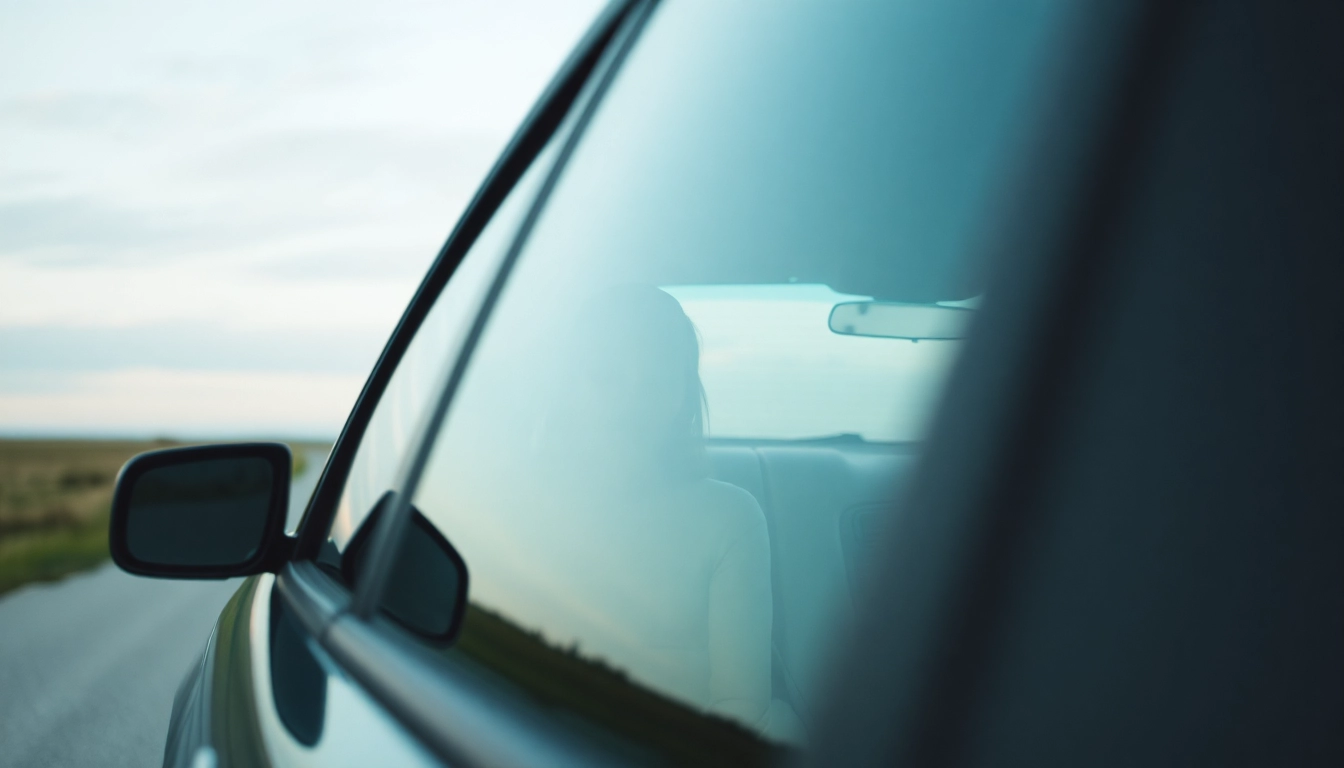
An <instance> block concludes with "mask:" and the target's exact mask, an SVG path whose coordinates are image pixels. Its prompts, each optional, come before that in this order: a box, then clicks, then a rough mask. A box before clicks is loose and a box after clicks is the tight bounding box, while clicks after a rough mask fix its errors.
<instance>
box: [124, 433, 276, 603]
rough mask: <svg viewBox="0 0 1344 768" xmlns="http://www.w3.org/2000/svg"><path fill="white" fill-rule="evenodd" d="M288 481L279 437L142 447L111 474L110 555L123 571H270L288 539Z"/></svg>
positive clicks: (174, 574)
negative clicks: (115, 474)
mask: <svg viewBox="0 0 1344 768" xmlns="http://www.w3.org/2000/svg"><path fill="white" fill-rule="evenodd" d="M289 482H290V455H289V447H288V446H286V445H284V444H282V443H239V444H233V445H205V446H193V447H189V448H171V449H168V450H164V451H152V452H150V453H142V454H140V455H139V456H136V457H135V458H133V459H131V460H130V461H129V462H127V464H126V466H125V467H123V468H122V470H121V474H120V475H119V476H118V477H117V488H116V491H115V492H114V494H113V497H112V524H111V530H110V535H109V542H108V543H109V545H110V549H111V551H112V560H113V561H114V562H116V564H117V565H118V566H120V567H121V569H122V570H124V571H128V572H130V573H135V574H140V575H142V576H160V577H166V578H175V579H220V578H228V577H231V576H247V575H251V574H254V573H260V572H262V571H266V570H274V569H275V568H276V567H278V565H279V561H281V560H283V559H284V554H285V553H286V551H287V545H288V544H289V543H290V542H289V540H288V539H287V538H286V537H285V532H284V525H285V513H286V508H287V506H288V503H289Z"/></svg>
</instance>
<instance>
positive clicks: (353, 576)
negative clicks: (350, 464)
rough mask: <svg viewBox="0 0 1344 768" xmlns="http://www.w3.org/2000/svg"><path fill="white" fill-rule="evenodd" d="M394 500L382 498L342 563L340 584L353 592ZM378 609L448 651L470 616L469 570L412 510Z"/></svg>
mask: <svg viewBox="0 0 1344 768" xmlns="http://www.w3.org/2000/svg"><path fill="white" fill-rule="evenodd" d="M391 500H392V492H391V491H389V492H387V493H386V494H384V495H383V497H382V498H381V499H380V500H379V501H378V505H377V506H376V507H375V508H374V511H373V513H372V514H370V515H369V517H368V519H366V520H365V522H364V524H363V525H362V526H360V529H359V531H358V532H357V533H356V534H355V536H354V538H353V539H351V540H350V544H349V546H348V547H346V551H345V554H344V556H343V557H342V558H341V575H342V578H344V580H345V583H346V584H348V585H350V586H351V588H352V589H353V588H355V585H358V584H359V580H360V576H361V575H362V574H363V573H364V570H365V568H366V567H367V565H368V557H367V553H368V549H369V543H370V541H371V539H372V538H373V535H372V534H373V531H374V530H375V529H376V528H377V520H378V518H379V517H381V516H382V513H383V511H384V510H386V509H387V508H388V506H389V504H390V503H391ZM380 607H381V609H382V612H383V614H384V615H385V616H387V617H388V618H389V619H391V620H393V621H395V622H396V623H397V624H400V625H401V626H402V627H403V628H404V629H406V630H407V631H408V632H410V633H411V634H413V635H415V636H417V637H419V638H420V639H422V640H424V641H426V642H428V643H431V644H433V645H437V646H447V645H451V644H452V642H453V641H454V640H455V639H457V630H458V629H459V628H460V626H461V624H462V617H463V615H464V614H465V613H466V610H467V564H466V563H465V562H464V561H463V560H462V556H461V555H460V554H458V552H457V549H455V548H454V547H453V545H452V544H450V543H449V542H448V540H447V539H445V538H444V537H443V534H441V533H439V529H437V528H435V527H434V524H433V523H431V522H429V520H427V519H426V518H425V516H424V515H422V514H420V511H419V510H417V509H415V508H414V507H412V508H411V519H410V523H409V525H407V526H406V530H405V531H404V532H403V534H402V541H401V547H400V548H399V549H398V550H397V555H396V558H395V560H394V561H393V563H392V572H391V573H389V574H388V578H387V584H386V587H385V589H384V592H383V599H382V604H381V606H380Z"/></svg>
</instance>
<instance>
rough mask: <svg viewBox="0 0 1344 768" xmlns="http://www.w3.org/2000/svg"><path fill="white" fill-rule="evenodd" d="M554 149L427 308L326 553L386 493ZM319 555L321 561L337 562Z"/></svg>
mask: <svg viewBox="0 0 1344 768" xmlns="http://www.w3.org/2000/svg"><path fill="white" fill-rule="evenodd" d="M555 146H556V142H554V141H552V143H551V144H550V145H549V146H548V147H547V148H546V149H545V150H543V152H542V153H541V154H540V155H539V156H538V157H537V159H536V160H534V161H533V163H532V165H531V167H529V169H528V171H527V172H526V173H525V174H524V175H523V177H522V178H521V179H520V180H519V181H518V183H517V184H516V185H515V186H514V188H513V190H512V191H511V192H510V193H509V195H508V196H507V197H506V198H505V200H504V202H503V203H502V204H501V205H500V207H499V209H498V210H497V211H496V212H495V214H494V216H493V217H491V219H490V221H489V223H488V224H487V225H486V227H485V228H484V229H483V230H482V231H481V233H480V235H478V236H477V239H476V242H475V243H473V244H472V246H471V249H470V250H469V251H468V252H467V254H466V256H464V257H463V259H462V262H461V263H460V264H459V265H458V267H457V269H456V270H455V271H454V273H453V276H452V279H451V280H449V282H448V284H447V285H446V286H445V287H444V289H443V292H442V293H440V294H439V297H438V298H437V299H436V300H435V301H434V306H433V307H432V308H431V309H430V311H429V312H428V313H427V314H426V316H425V319H424V321H423V322H422V323H421V325H420V328H419V329H418V330H417V331H416V333H415V336H414V337H413V338H412V339H411V343H410V344H409V345H408V346H407V348H406V352H405V354H404V355H403V356H402V359H401V360H400V361H399V362H398V364H397V368H396V370H395V371H394V372H393V374H392V377H391V379H390V380H389V381H388V385H387V389H386V390H384V392H383V396H382V398H381V399H380V400H379V401H378V406H377V407H376V408H375V409H374V411H373V415H372V416H371V417H370V419H369V424H368V427H367V428H366V429H365V432H364V436H363V438H362V439H361V440H360V443H359V447H358V449H357V450H356V451H355V458H354V461H353V462H352V463H351V467H350V473H349V474H348V475H347V476H346V480H345V486H344V488H343V489H342V492H341V496H340V500H339V501H338V502H337V507H336V513H335V515H334V517H333V518H332V523H331V528H330V531H329V534H328V536H329V547H334V548H335V549H336V551H337V552H342V551H344V550H345V548H346V545H347V544H348V543H349V542H350V540H351V538H352V537H353V536H354V533H355V531H356V530H358V529H359V527H360V525H361V524H362V523H363V522H364V521H365V519H366V518H367V517H368V515H369V513H370V512H372V510H373V509H374V507H375V506H376V505H377V503H378V501H379V499H381V498H382V497H383V495H384V494H385V493H387V492H388V490H389V489H391V487H392V483H393V480H394V475H395V473H396V471H397V469H398V467H399V466H400V463H401V461H402V459H403V458H404V457H405V454H406V451H407V449H408V448H409V446H410V443H411V440H412V438H413V437H414V435H415V431H416V429H417V427H418V425H419V420H420V419H421V417H422V415H423V413H424V410H425V408H426V407H427V406H428V404H429V400H430V398H431V396H432V395H434V394H435V393H436V392H437V391H438V389H439V386H440V385H441V383H442V379H443V375H444V371H445V367H446V365H447V363H448V362H449V361H451V360H452V359H453V357H454V354H455V353H456V352H457V350H458V348H459V347H460V345H461V343H462V340H463V337H464V335H465V334H466V332H467V329H468V326H469V325H470V323H471V321H472V320H473V319H474V318H475V317H476V314H477V313H478V312H479V310H480V301H481V297H482V295H483V293H484V291H485V289H486V287H487V285H488V284H489V282H490V280H491V279H492V278H493V277H494V276H495V274H496V270H497V269H498V267H499V263H500V260H501V258H502V257H503V255H504V251H505V249H506V248H507V246H508V244H509V242H510V240H511V238H512V236H513V234H514V232H515V229H516V228H517V226H518V223H519V221H520V220H521V218H522V216H523V215H524V214H525V213H526V211H527V207H528V204H529V203H530V202H531V201H532V199H533V197H534V195H535V194H536V190H537V186H538V185H539V184H540V183H541V180H542V179H543V178H544V177H545V173H546V170H547V169H548V168H549V167H550V165H551V163H552V162H553V161H554V157H555V153H556V149H555ZM334 556H335V553H332V552H330V551H327V552H325V553H324V556H323V557H322V558H321V560H322V561H324V562H327V563H329V564H335V563H336V562H338V561H337V560H334V559H333V557H334Z"/></svg>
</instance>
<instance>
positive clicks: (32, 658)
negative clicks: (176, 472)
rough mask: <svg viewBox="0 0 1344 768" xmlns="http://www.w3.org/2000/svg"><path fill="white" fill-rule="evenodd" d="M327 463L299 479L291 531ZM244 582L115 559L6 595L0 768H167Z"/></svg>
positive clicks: (317, 457)
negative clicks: (151, 570) (198, 674)
mask: <svg viewBox="0 0 1344 768" xmlns="http://www.w3.org/2000/svg"><path fill="white" fill-rule="evenodd" d="M324 461H325V456H324V455H323V454H320V453H318V454H310V455H309V457H308V469H307V470H306V471H305V472H304V474H303V475H302V476H300V477H298V478H296V479H295V481H294V488H293V491H292V493H291V501H290V524H289V527H290V528H292V527H293V524H294V521H295V520H296V515H297V514H298V512H299V511H301V508H302V506H303V505H304V504H305V503H307V500H308V496H309V494H310V493H311V492H312V488H313V485H314V484H315V483H316V482H317V475H318V473H320V472H321V469H322V464H323V462H324ZM240 583H241V579H230V580H228V581H166V580H161V579H146V578H140V577H136V576H131V575H129V574H125V573H122V572H121V571H119V570H118V569H117V567H116V566H114V565H112V564H111V563H108V564H105V565H103V566H102V567H100V568H98V569H97V570H94V571H90V572H88V573H83V574H78V575H75V576H71V577H69V578H67V579H65V580H63V581H60V582H56V583H52V584H33V585H29V586H27V587H23V588H21V589H19V590H16V591H14V592H11V593H9V594H8V595H5V596H4V597H2V598H0V766H4V767H5V768H27V766H123V765H124V766H156V765H159V764H161V763H162V762H163V742H164V738H165V736H166V735H167V733H168V716H169V713H170V711H171V709H172V704H173V694H174V693H176V691H177V686H178V683H180V682H181V681H182V677H183V676H184V675H185V674H186V671H187V668H188V666H189V665H190V664H191V663H192V662H193V661H195V659H196V655H197V654H198V653H200V650H201V648H202V647H204V645H205V640H206V638H207V637H208V636H209V634H210V629H211V627H213V626H214V622H215V619H216V617H217V616H218V615H219V611H220V610H221V609H222V608H223V607H224V603H225V602H227V601H228V599H229V597H230V596H231V595H232V594H233V592H234V590H236V589H237V588H238V585H239V584H240Z"/></svg>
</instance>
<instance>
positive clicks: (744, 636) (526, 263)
mask: <svg viewBox="0 0 1344 768" xmlns="http://www.w3.org/2000/svg"><path fill="white" fill-rule="evenodd" d="M969 11H973V12H969ZM1043 16H1044V13H1043V11H1042V10H1041V9H1040V8H1038V7H1036V6H1031V5H1013V6H1011V7H1009V5H1008V4H1003V3H983V4H981V5H979V6H977V7H976V8H974V9H967V8H954V7H951V6H950V5H948V4H909V3H863V4H858V3H855V4H841V3H830V2H824V3H823V2H816V3H801V2H798V3H790V4H787V5H782V6H781V5H780V4H765V3H709V2H669V3H665V4H662V5H660V6H659V8H658V9H657V11H656V12H655V15H654V16H653V18H652V19H651V21H650V22H649V25H648V27H647V29H646V30H645V31H644V33H643V35H642V37H641V38H640V40H639V41H638V43H637V45H636V47H635V48H634V50H633V51H632V53H631V54H630V56H629V58H628V60H627V61H626V63H625V64H624V66H623V68H622V70H621V72H620V73H619V74H618V75H617V77H616V79H615V80H614V82H613V84H612V87H611V89H610V91H609V93H608V94H607V96H606V98H605V100H604V101H603V103H602V104H601V106H600V108H599V109H598V111H597V113H596V114H595V116H594V119H593V122H592V123H591V125H590V126H589V128H588V129H587V131H586V133H585V135H584V136H583V138H582V141H581V142H580V144H579V145H578V146H577V148H576V150H575V152H574V154H573V156H572V159H571V161H570V163H569V165H568V166H567V168H566V169H565V170H564V173H563V175H562V176H561V177H560V179H559V182H558V185H557V187H556V189H555V192H554V195H553V197H552V198H551V199H550V201H549V202H548V204H547V206H546V208H545V209H544V211H543V212H542V215H541V218H540V219H539V221H538V224H537V227H536V229H535V231H534V232H533V233H532V235H531V237H530V239H529V241H528V243H527V244H526V246H525V248H524V250H523V251H522V255H521V258H520V260H519V261H518V263H517V266H516V268H515V269H514V271H513V273H512V274H511V276H510V278H509V282H508V284H507V286H506V289H505V291H504V293H503V295H502V296H501V299H500V301H499V302H498V304H497V306H496V307H495V309H494V312H493V314H492V316H491V319H490V322H489V324H488V326H487V328H486V333H485V335H484V337H483V338H482V340H481V343H480V345H479V346H478V347H477V349H476V350H475V351H474V353H473V358H472V361H471V365H470V367H469V369H468V372H467V376H466V378H465V379H464V380H463V383H462V386H461V388H460V390H459V391H458V392H457V393H456V397H455V399H454V401H453V404H452V407H451V409H450V411H449V414H448V417H447V421H446V423H445V426H444V429H443V431H442V433H441V434H440V436H439V438H438V440H437V442H436V444H435V445H433V447H432V452H431V455H430V463H429V466H428V470H427V473H426V475H425V478H424V480H423V481H422V484H421V486H420V488H419V489H418V490H417V492H416V493H415V495H414V499H413V501H414V504H415V506H416V507H418V508H419V509H420V510H421V511H422V512H423V513H424V515H425V516H426V517H427V518H428V519H429V520H431V521H432V522H433V523H434V524H435V525H437V526H438V527H439V529H440V530H441V531H442V532H443V534H444V535H445V536H446V537H447V538H448V539H449V540H451V541H452V542H453V543H454V544H455V545H456V547H457V549H458V550H459V551H460V552H461V554H462V555H463V557H464V558H465V560H466V562H467V565H468V568H469V569H470V573H471V591H470V599H471V601H472V606H471V608H469V610H468V613H467V619H466V623H465V625H464V628H463V630H462V635H461V638H460V640H459V642H458V644H457V646H456V648H455V649H454V650H451V651H448V652H447V658H448V659H449V660H453V659H458V660H464V661H465V660H469V661H470V663H471V666H473V667H479V666H484V667H487V668H489V669H491V670H493V671H494V672H496V673H497V674H498V676H499V678H500V679H501V680H507V681H509V684H511V685H514V686H517V687H520V688H522V689H524V690H525V691H527V692H528V693H530V694H531V695H533V696H534V697H536V698H537V699H538V700H539V701H541V702H543V703H544V704H546V705H547V706H550V707H553V708H555V709H558V710H565V711H568V712H569V713H571V714H577V715H579V716H581V717H584V718H587V719H588V720H590V721H592V722H595V723H597V724H599V725H600V726H602V727H603V728H605V729H607V730H608V732H610V733H615V734H619V735H620V736H621V737H622V738H623V739H625V740H627V741H628V742H629V743H630V744H632V745H635V747H634V748H637V749H651V750H654V751H659V752H664V753H668V754H671V755H672V756H674V757H676V758H677V759H679V760H683V761H702V760H709V759H711V758H713V759H724V758H727V759H732V760H738V759H742V760H750V759H753V758H754V759H764V758H766V757H769V756H771V755H772V754H773V751H772V750H773V749H774V747H772V746H770V744H771V743H778V742H792V743H801V742H805V740H806V734H807V729H808V725H809V721H810V720H811V717H812V714H813V713H812V712H811V707H812V706H813V701H814V695H815V692H816V688H817V681H818V670H819V669H821V659H822V657H823V651H824V649H825V647H826V641H827V639H828V638H829V637H830V636H831V635H832V634H833V633H834V630H835V628H836V627H837V626H838V625H840V624H841V623H843V621H844V620H845V618H846V616H847V614H848V611H849V605H850V589H851V581H850V579H851V575H852V574H855V573H859V572H861V568H860V566H861V562H860V561H861V560H862V559H863V558H864V557H865V553H866V552H868V551H869V550H868V548H867V547H866V546H864V544H865V539H866V537H867V535H868V534H867V532H868V531H871V530H873V528H874V526H877V525H879V524H881V523H882V522H883V521H884V520H886V519H887V518H888V517H889V516H890V515H891V514H893V513H894V510H896V509H897V507H896V499H897V498H898V493H899V489H900V486H901V483H902V481H903V478H904V477H905V474H906V472H907V471H908V469H909V468H910V467H911V465H912V461H913V458H914V456H915V455H916V449H915V445H914V444H915V443H916V442H917V441H918V440H919V439H920V438H921V436H922V435H923V433H924V431H925V430H926V429H927V426H928V423H929V416H930V414H931V413H932V411H933V408H934V406H935V404H936V401H937V396H938V392H939V389H940V387H941V384H942V382H943V379H944V377H945V375H946V373H947V371H948V369H949V365H950V364H951V363H952V361H953V360H954V359H955V356H956V352H957V347H958V344H959V342H957V341H915V340H909V339H893V338H887V339H878V338H857V337H849V336H843V337H842V336H840V335H837V334H834V333H832V332H831V331H830V330H829V329H828V325H827V322H828V320H827V318H828V314H829V312H830V309H831V308H832V306H834V304H835V303H837V302H839V301H842V300H843V301H854V300H856V298H863V297H876V298H880V299H884V300H891V301H901V302H907V303H918V304H924V305H930V306H932V305H937V304H939V303H948V302H950V303H954V304H956V305H958V306H961V305H973V304H974V301H973V300H974V299H976V298H977V297H978V296H979V295H980V294H981V293H982V292H983V291H984V286H983V279H984V278H983V269H982V265H980V264H978V263H977V262H976V260H975V259H974V258H972V256H973V254H974V253H976V251H977V248H976V244H977V241H978V239H979V238H981V237H983V235H984V232H983V229H982V224H983V223H984V222H985V220H986V218H987V216H988V213H989V210H990V208H992V202H993V199H994V195H995V193H996V191H997V190H998V189H999V188H1000V186H1001V184H1002V183H1003V181H1004V180H1003V176H1004V174H1005V172H1006V169H1007V168H1008V167H1009V165H1010V162H1011V159H1012V149H1013V148H1014V147H1015V145H1016V144H1017V143H1018V142H1019V140H1020V134H1021V133H1022V129H1023V126H1024V123H1025V118H1026V115H1025V114H1024V110H1023V106H1024V104H1025V103H1026V102H1027V100H1028V90H1029V89H1028V84H1029V83H1031V82H1032V80H1033V75H1034V74H1035V69H1036V67H1037V66H1038V62H1037V59H1038V58H1039V51H1040V49H1041V48H1042V47H1043V44H1044V31H1045V27H1046V24H1045V22H1046V19H1044V18H1043Z"/></svg>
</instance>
